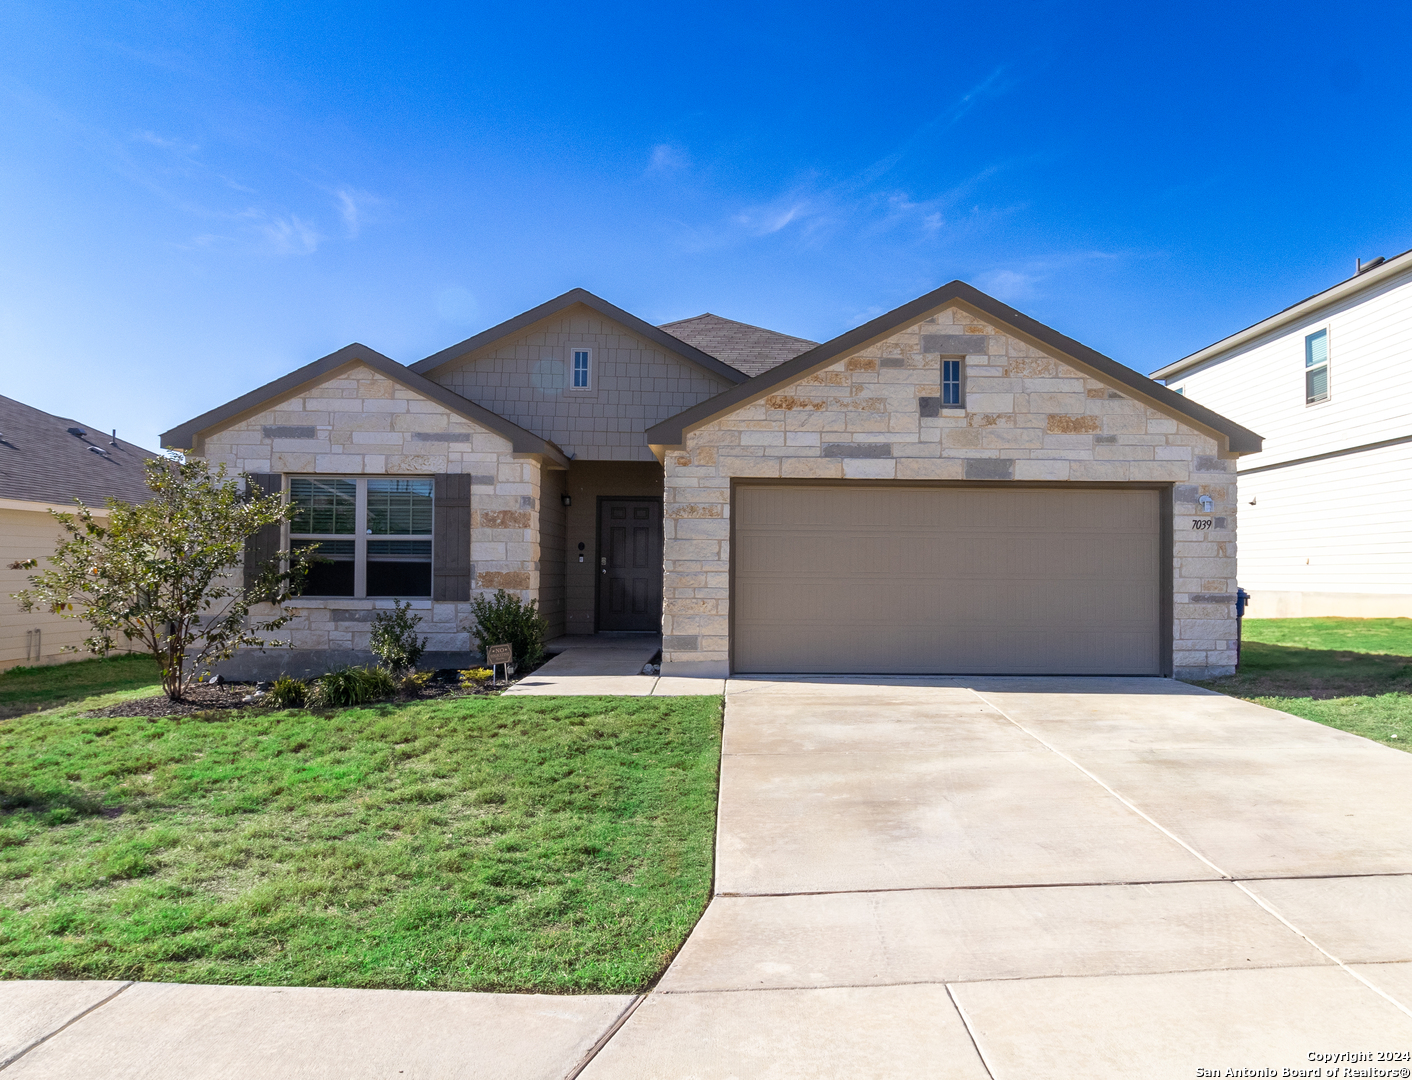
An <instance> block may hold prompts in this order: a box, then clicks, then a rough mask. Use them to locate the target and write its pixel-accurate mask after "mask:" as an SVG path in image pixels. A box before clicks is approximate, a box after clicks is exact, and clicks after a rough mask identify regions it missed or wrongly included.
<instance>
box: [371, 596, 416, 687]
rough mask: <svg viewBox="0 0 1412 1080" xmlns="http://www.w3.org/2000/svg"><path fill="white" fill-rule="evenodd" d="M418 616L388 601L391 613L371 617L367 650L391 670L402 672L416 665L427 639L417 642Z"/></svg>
mask: <svg viewBox="0 0 1412 1080" xmlns="http://www.w3.org/2000/svg"><path fill="white" fill-rule="evenodd" d="M421 621H422V617H421V616H420V615H413V614H412V605H411V604H410V603H406V602H405V601H400V600H394V601H392V610H391V611H379V612H378V613H377V614H376V615H374V616H373V633H372V637H371V638H370V639H369V642H368V644H369V647H370V648H371V649H372V650H373V652H374V653H376V654H377V657H378V659H379V660H381V661H382V662H383V663H384V664H386V665H387V666H388V667H389V668H390V669H391V670H393V671H394V672H396V671H406V670H408V669H409V668H414V667H416V666H417V661H418V660H420V659H421V658H422V653H423V652H425V651H426V647H427V639H426V638H422V640H421V641H418V640H417V625H418V624H419V623H420V622H421Z"/></svg>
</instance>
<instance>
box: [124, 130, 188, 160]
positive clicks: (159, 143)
mask: <svg viewBox="0 0 1412 1080" xmlns="http://www.w3.org/2000/svg"><path fill="white" fill-rule="evenodd" d="M132 137H133V140H134V141H135V142H144V143H147V144H148V145H150V146H155V147H158V148H159V149H162V150H171V151H173V152H175V153H178V154H181V155H183V156H184V157H190V156H191V155H192V154H195V153H197V152H198V151H199V150H200V149H201V147H200V146H199V145H197V144H196V143H189V142H183V141H181V140H180V139H164V138H162V136H160V135H158V134H157V133H156V132H155V131H134V132H133V133H132Z"/></svg>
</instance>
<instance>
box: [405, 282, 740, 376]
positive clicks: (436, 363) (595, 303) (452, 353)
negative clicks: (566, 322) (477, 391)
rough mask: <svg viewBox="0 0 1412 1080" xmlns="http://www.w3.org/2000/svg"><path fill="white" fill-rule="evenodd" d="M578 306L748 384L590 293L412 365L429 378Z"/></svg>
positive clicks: (562, 299) (558, 301)
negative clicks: (471, 354)
mask: <svg viewBox="0 0 1412 1080" xmlns="http://www.w3.org/2000/svg"><path fill="white" fill-rule="evenodd" d="M575 304H582V305H583V306H584V307H586V308H590V309H591V310H593V311H596V312H598V314H600V315H603V316H606V317H607V318H609V319H612V320H613V321H615V322H617V323H620V324H621V325H623V326H625V327H627V328H628V329H629V330H631V331H633V333H635V334H638V335H640V336H642V337H645V338H646V339H647V340H648V341H651V342H653V343H655V344H657V345H660V346H661V347H662V348H664V349H666V350H667V351H668V352H670V353H674V354H675V355H677V356H680V357H681V358H682V359H683V360H688V361H690V362H691V363H693V364H696V365H697V366H699V367H703V368H705V369H706V370H707V371H710V372H712V373H713V374H716V375H719V376H721V378H723V379H725V380H726V381H727V382H731V383H739V382H744V381H745V379H746V376H745V375H744V374H743V373H741V372H739V371H737V370H736V369H735V368H733V367H731V366H730V365H729V364H723V363H721V361H720V360H717V359H716V358H715V357H714V356H711V355H710V354H708V353H704V352H702V351H701V350H700V349H698V348H696V347H695V346H694V345H691V344H688V343H687V342H685V341H682V340H681V339H680V338H677V337H673V336H672V335H671V334H668V333H666V332H665V331H662V330H659V329H658V328H657V327H655V326H653V325H652V324H651V323H649V322H644V321H643V320H642V319H639V318H638V317H637V316H636V315H633V314H630V313H629V312H626V311H624V310H623V309H622V308H620V307H614V306H613V305H612V304H610V303H608V301H607V300H604V299H603V298H602V297H599V296H594V295H593V293H591V292H589V291H588V290H587V289H570V290H569V291H568V292H566V293H564V294H563V295H562V296H556V297H555V298H554V299H553V300H549V301H546V302H545V303H543V304H540V305H539V307H536V308H530V309H529V310H528V311H525V312H521V313H520V314H519V315H516V316H515V317H514V318H512V319H506V320H505V321H504V322H503V323H500V324H499V325H498V326H492V327H491V328H490V329H489V330H482V331H481V332H480V333H479V334H476V335H475V336H474V337H468V338H467V339H466V340H465V341H462V342H458V343H457V344H455V345H452V346H451V347H450V348H449V349H442V350H441V351H440V352H438V353H433V354H432V355H431V356H428V357H427V358H426V359H425V360H419V361H417V362H416V363H415V364H412V365H411V368H410V370H412V371H415V372H416V373H417V374H419V375H429V374H431V373H432V372H433V371H435V370H436V369H437V368H439V367H444V366H445V365H447V364H449V363H451V362H452V361H454V360H459V359H461V358H462V357H464V356H465V355H466V354H467V353H472V352H475V351H476V350H477V349H483V348H485V347H486V346H487V345H491V344H493V343H494V342H497V341H499V340H500V339H501V338H505V337H509V336H510V335H511V334H515V333H518V332H519V331H521V330H523V329H524V328H525V327H527V326H531V325H533V324H534V323H537V322H539V321H540V320H541V319H547V318H549V316H551V315H557V314H558V313H559V312H561V311H563V310H564V309H565V308H569V307H573V306H574V305H575Z"/></svg>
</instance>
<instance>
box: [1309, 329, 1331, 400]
mask: <svg viewBox="0 0 1412 1080" xmlns="http://www.w3.org/2000/svg"><path fill="white" fill-rule="evenodd" d="M1328 400H1329V332H1328V331H1327V330H1320V331H1319V332H1318V333H1315V334H1310V335H1309V336H1308V337H1306V338H1305V339H1304V404H1306V405H1313V404H1314V403H1315V402H1316V401H1328Z"/></svg>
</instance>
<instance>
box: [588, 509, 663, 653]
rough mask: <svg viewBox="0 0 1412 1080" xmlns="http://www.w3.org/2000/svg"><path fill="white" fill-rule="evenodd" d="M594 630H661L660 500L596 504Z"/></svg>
mask: <svg viewBox="0 0 1412 1080" xmlns="http://www.w3.org/2000/svg"><path fill="white" fill-rule="evenodd" d="M598 571H599V572H598V630H599V631H600V632H601V631H605V630H649V631H653V632H656V631H659V630H661V628H662V500H661V499H646V498H643V499H629V498H602V499H600V500H599V504H598Z"/></svg>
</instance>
